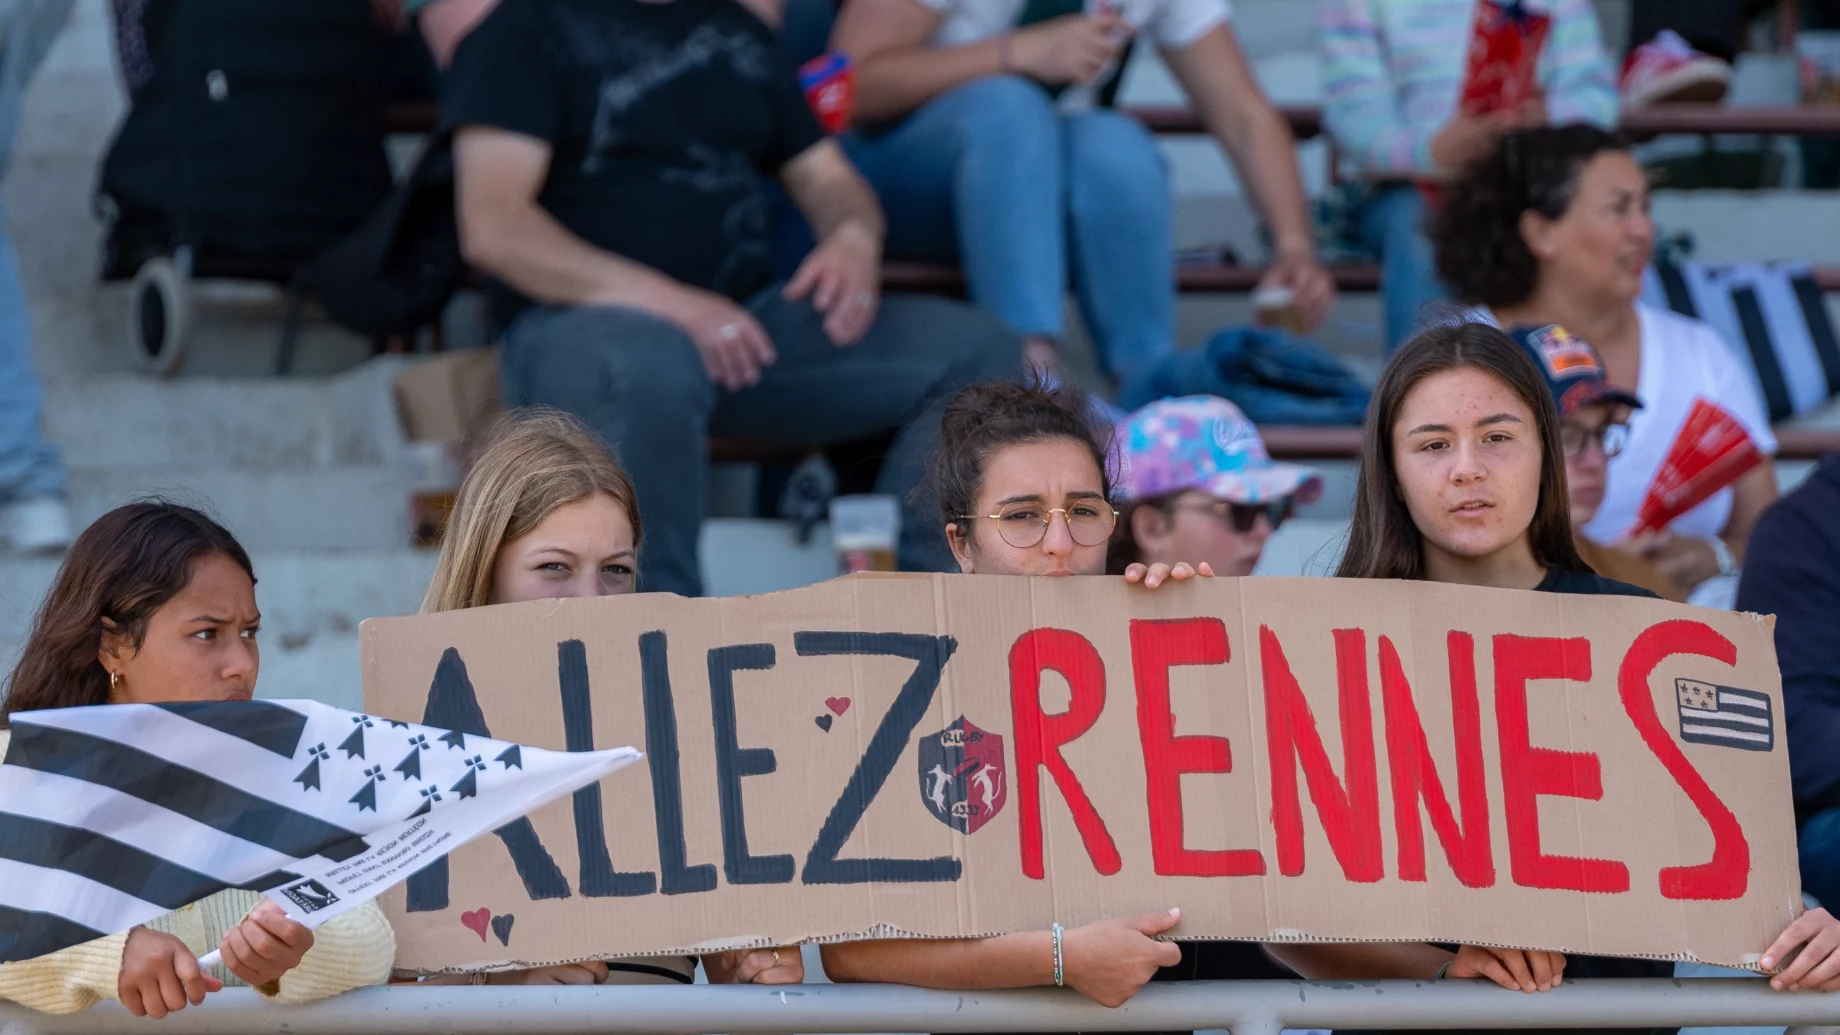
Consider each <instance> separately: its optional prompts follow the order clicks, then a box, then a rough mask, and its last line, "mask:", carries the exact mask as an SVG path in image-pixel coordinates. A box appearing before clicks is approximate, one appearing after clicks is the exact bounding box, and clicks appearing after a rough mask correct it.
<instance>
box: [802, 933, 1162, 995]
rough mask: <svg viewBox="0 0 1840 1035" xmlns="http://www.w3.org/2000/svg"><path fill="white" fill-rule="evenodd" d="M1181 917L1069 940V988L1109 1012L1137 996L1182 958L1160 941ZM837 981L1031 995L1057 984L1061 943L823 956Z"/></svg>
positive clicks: (864, 950)
mask: <svg viewBox="0 0 1840 1035" xmlns="http://www.w3.org/2000/svg"><path fill="white" fill-rule="evenodd" d="M1180 918H1181V913H1180V912H1179V911H1177V910H1173V909H1172V910H1170V911H1168V912H1166V913H1149V914H1146V915H1144V916H1138V917H1131V918H1130V919H1118V920H1100V921H1097V922H1094V923H1090V924H1085V925H1083V926H1081V927H1076V928H1072V929H1069V930H1067V931H1066V932H1065V933H1064V934H1063V935H1062V942H1061V959H1062V968H1061V969H1062V976H1063V978H1064V980H1065V983H1066V984H1067V985H1068V986H1070V987H1072V988H1074V989H1076V990H1077V991H1079V992H1080V993H1081V994H1083V995H1085V996H1086V997H1087V998H1089V999H1092V1000H1093V1001H1094V1002H1097V1003H1100V1004H1102V1005H1105V1006H1118V1005H1120V1004H1122V1003H1124V1002H1125V1001H1126V1000H1127V999H1130V998H1131V997H1132V996H1133V995H1136V994H1137V991H1138V989H1140V988H1142V987H1143V986H1144V983H1145V982H1147V981H1149V980H1150V978H1151V976H1152V975H1154V974H1155V973H1156V971H1157V968H1158V967H1167V966H1171V965H1173V964H1175V963H1176V962H1177V961H1178V960H1180V959H1181V958H1182V950H1181V949H1179V948H1177V947H1176V945H1175V944H1174V943H1173V942H1161V941H1155V940H1153V936H1154V935H1158V934H1161V933H1163V932H1165V931H1167V930H1169V929H1170V928H1172V927H1174V926H1175V924H1176V922H1177V921H1178V920H1179V919H1180ZM819 952H820V953H821V955H822V957H823V960H824V973H825V974H826V975H828V976H829V977H830V979H831V980H832V981H837V982H855V981H890V982H896V983H899V984H903V985H918V986H920V987H922V988H954V989H966V990H971V989H982V988H1026V987H1030V986H1034V985H1051V984H1053V983H1054V936H1053V935H1052V934H1050V933H1049V932H1047V931H1025V932H1021V933H1018V934H1005V935H1000V936H998V937H995V938H967V939H945V940H932V939H926V940H920V939H916V940H897V941H872V942H843V943H841V944H837V945H826V946H824V947H823V948H822V949H820V950H819Z"/></svg>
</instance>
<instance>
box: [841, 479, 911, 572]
mask: <svg viewBox="0 0 1840 1035" xmlns="http://www.w3.org/2000/svg"><path fill="white" fill-rule="evenodd" d="M900 539H901V501H900V500H899V499H898V498H897V497H894V496H882V495H865V496H838V497H837V498H836V499H833V500H831V546H832V548H833V549H835V550H836V551H837V573H838V574H839V575H849V574H851V573H852V572H858V571H894V570H895V559H894V553H895V544H896V543H898V542H899V541H900Z"/></svg>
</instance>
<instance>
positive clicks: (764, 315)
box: [444, 0, 1020, 595]
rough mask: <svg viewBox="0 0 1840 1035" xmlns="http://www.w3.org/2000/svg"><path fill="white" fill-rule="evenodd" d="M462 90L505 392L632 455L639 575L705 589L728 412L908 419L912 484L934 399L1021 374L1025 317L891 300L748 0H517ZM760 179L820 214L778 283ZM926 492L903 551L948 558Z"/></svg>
mask: <svg viewBox="0 0 1840 1035" xmlns="http://www.w3.org/2000/svg"><path fill="white" fill-rule="evenodd" d="M616 42H617V45H615V43H616ZM447 88H448V93H447V96H446V98H445V102H444V107H445V117H446V119H447V120H448V121H449V122H450V123H451V124H453V125H455V126H456V127H458V132H457V135H456V137H455V143H454V154H455V162H456V171H457V191H458V204H459V217H460V237H461V245H462V248H463V250H464V251H465V253H466V255H467V257H468V258H469V260H470V261H472V262H473V264H474V265H476V266H478V267H480V268H481V269H483V270H485V271H487V272H489V273H491V274H492V275H493V276H494V277H496V278H497V279H498V280H499V281H501V282H502V284H503V285H504V286H505V287H506V288H507V289H508V290H504V291H501V292H500V296H499V300H498V301H499V303H500V304H499V313H500V315H501V316H502V317H505V318H509V326H508V328H507V329H506V331H505V334H504V358H503V375H504V391H505V398H506V401H507V402H508V403H510V404H512V405H527V404H533V403H537V404H547V405H553V406H556V407H559V408H561V409H563V410H566V411H568V412H570V413H574V414H576V415H578V416H580V417H582V418H583V419H585V420H587V421H588V422H589V423H590V424H591V425H592V426H593V427H594V428H595V429H596V430H597V431H598V432H600V434H601V435H602V437H604V438H605V439H606V440H607V441H608V442H609V443H611V444H612V445H613V446H614V447H615V448H616V449H617V450H618V451H619V454H620V457H621V459H622V460H623V461H624V463H625V464H626V467H627V470H628V471H629V472H630V473H631V475H632V480H633V484H634V486H635V487H636V488H637V490H638V495H639V499H640V501H641V503H640V509H641V511H642V512H643V513H644V515H645V524H646V527H647V530H648V532H649V534H648V535H647V537H646V548H645V550H646V553H645V557H644V558H643V560H644V564H643V566H642V568H641V571H642V572H643V573H644V574H643V575H642V577H641V584H642V586H644V587H645V588H648V589H655V590H667V591H671V592H676V593H682V594H686V595H694V594H697V593H699V592H700V591H701V588H702V579H701V576H700V574H699V571H698V568H697V552H696V548H697V533H698V527H699V525H700V523H701V521H702V518H703V516H704V511H705V506H704V500H705V493H706V488H705V482H706V475H707V468H708V461H707V453H706V450H707V446H706V441H707V438H708V436H709V435H710V434H711V433H714V434H718V435H756V436H766V437H771V438H774V439H778V440H781V441H789V442H798V443H801V444H813V445H817V444H823V443H827V442H833V441H838V440H846V439H856V438H862V437H866V436H869V435H873V434H878V433H881V432H885V431H890V430H894V429H897V428H898V429H900V432H899V434H898V435H897V437H896V439H895V441H894V445H893V447H892V448H891V450H890V452H889V455H888V458H887V461H886V463H885V464H884V465H883V468H882V471H881V475H880V482H879V485H878V488H879V490H880V491H883V492H891V493H900V494H902V495H903V497H904V498H905V497H906V493H907V489H908V488H909V487H911V486H912V485H913V484H914V483H915V482H917V481H918V480H919V478H920V472H921V467H922V463H923V456H924V453H925V450H926V440H927V438H928V437H929V428H928V426H929V421H928V420H926V419H925V417H924V415H925V414H926V413H927V412H928V410H929V407H930V406H931V405H932V404H933V403H934V402H935V400H940V399H943V398H944V397H945V396H946V395H949V394H950V393H951V392H952V391H953V390H954V389H956V388H957V387H959V386H961V385H963V384H967V383H969V382H972V381H976V380H982V379H986V378H992V377H1004V376H1015V373H1016V371H1017V370H1018V369H1019V365H1020V354H1019V350H1018V345H1017V341H1016V338H1015V336H1014V335H1012V334H1010V333H1009V332H1007V331H1005V330H1004V329H1003V328H1002V327H1001V326H1000V325H999V324H997V323H996V321H995V320H993V319H991V318H989V317H987V316H985V315H984V314H981V313H979V312H977V311H976V310H974V309H972V308H970V307H968V306H964V305H961V304H958V303H953V302H949V301H945V300H941V299H889V300H887V302H886V303H885V304H884V303H883V300H882V299H881V297H880V291H879V279H878V278H879V274H880V266H881V244H882V215H881V212H880V210H879V209H878V208H877V206H876V203H875V199H874V196H873V195H872V194H871V193H870V192H869V190H868V188H867V186H866V185H865V184H864V183H863V182H862V180H861V178H860V177H858V176H857V175H856V173H855V171H854V170H853V169H851V168H850V165H849V162H848V161H847V160H846V159H845V158H844V157H843V153H842V152H841V151H840V150H839V149H838V148H837V145H836V144H834V143H832V142H830V141H827V140H826V139H825V138H824V135H823V132H822V130H821V129H820V128H819V126H818V123H817V120H816V118H815V117H814V116H813V115H812V113H811V110H810V109H809V108H808V107H807V106H806V103H805V97H804V95H803V93H802V92H801V91H800V89H799V84H798V81H797V79H796V77H795V76H794V74H793V71H792V70H791V68H789V67H788V65H787V62H786V59H785V57H784V55H783V54H782V53H781V51H780V49H779V47H778V44H777V41H776V39H775V37H774V36H773V33H772V31H771V30H769V29H768V28H767V27H766V26H765V25H764V24H762V23H761V22H760V21H759V20H758V19H756V18H755V17H753V16H752V15H750V14H749V13H747V11H745V10H743V9H742V8H740V7H739V6H736V5H734V4H731V3H727V2H725V0H663V2H657V3H645V4H609V3H603V2H599V0H548V2H542V0H504V2H503V3H501V4H499V6H498V7H497V9H496V10H494V11H493V12H492V13H491V14H489V15H487V16H486V18H485V20H484V21H482V22H481V23H480V24H479V26H478V27H477V28H475V29H474V30H473V31H472V32H471V33H470V34H469V35H468V36H467V37H466V39H465V41H464V42H463V43H462V44H461V46H460V48H459V51H458V52H457V54H456V57H455V59H454V65H453V68H452V70H451V71H450V72H449V75H448V83H447ZM761 175H775V176H777V177H778V178H779V180H780V182H781V183H782V184H783V185H784V186H785V188H786V191H787V193H788V194H789V195H791V197H792V198H793V200H794V201H795V202H796V203H797V204H798V205H799V207H800V208H801V209H802V210H803V211H804V212H805V213H806V214H807V215H808V216H809V217H810V219H811V221H812V223H813V224H814V225H815V226H817V227H818V228H819V231H820V237H821V240H820V243H819V245H818V248H817V250H816V251H814V252H812V254H811V255H810V256H809V257H808V258H807V259H806V261H805V263H804V264H803V266H801V267H800V269H799V271H798V272H797V274H796V275H795V276H794V277H793V278H792V280H791V281H790V282H789V283H786V284H775V283H771V282H770V274H769V273H768V263H767V232H768V227H767V225H766V223H767V221H766V212H767V206H766V202H765V200H764V198H763V197H762V193H761V183H760V179H759V177H760V176H761ZM514 293H515V294H514ZM934 427H936V425H934ZM912 506H913V505H912V504H910V508H911V507H912ZM924 513H925V511H924V510H921V509H911V512H910V514H909V520H908V521H905V522H904V523H903V524H904V526H905V527H904V534H903V542H902V549H901V552H900V558H901V562H902V564H903V565H904V566H906V567H908V568H910V569H912V568H920V569H925V568H928V567H933V566H937V565H939V564H941V563H944V562H945V553H944V549H943V547H944V544H943V543H942V542H940V541H939V534H938V527H937V526H936V525H934V524H933V523H932V522H931V521H928V520H924V519H923V518H922V515H923V514H924Z"/></svg>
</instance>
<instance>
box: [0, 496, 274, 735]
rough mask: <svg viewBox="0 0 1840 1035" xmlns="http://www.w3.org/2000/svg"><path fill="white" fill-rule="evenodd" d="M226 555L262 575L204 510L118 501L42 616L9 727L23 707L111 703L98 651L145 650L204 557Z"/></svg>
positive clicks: (84, 538) (16, 672) (1, 721)
mask: <svg viewBox="0 0 1840 1035" xmlns="http://www.w3.org/2000/svg"><path fill="white" fill-rule="evenodd" d="M212 554H222V555H224V556H225V557H228V558H230V559H231V560H233V561H235V562H236V565H237V567H239V568H242V569H243V572H244V574H246V575H248V576H249V581H250V582H252V583H253V582H254V581H255V578H256V574H255V568H254V567H253V566H251V565H250V563H249V554H248V553H247V552H246V551H244V549H243V546H242V544H241V543H238V542H237V541H236V537H235V536H233V535H231V534H230V533H229V532H228V531H227V530H225V528H224V527H223V526H222V525H220V524H218V523H217V522H215V521H213V520H211V519H210V518H209V517H206V516H205V515H204V514H203V513H202V512H200V511H198V510H194V509H193V508H191V507H186V506H181V505H179V504H177V503H168V502H166V501H165V500H158V499H150V500H142V501H140V502H137V503H130V504H128V505H126V506H122V507H116V508H115V509H114V510H111V511H109V512H108V513H107V514H104V515H102V516H101V517H99V518H97V519H96V522H95V523H94V524H92V525H90V526H89V527H88V528H86V529H84V530H83V534H82V535H79V536H77V541H76V542H74V543H72V544H71V545H70V552H69V553H67V554H65V555H64V563H63V564H61V565H59V566H58V573H57V578H56V579H55V580H54V581H53V582H52V584H51V590H50V592H49V593H47V594H45V602H44V603H43V604H42V605H40V607H39V609H38V614H37V616H36V617H34V618H33V620H32V632H31V634H30V635H29V636H28V637H27V638H26V645H25V649H24V650H23V651H21V652H20V655H19V663H18V664H17V665H16V666H14V668H13V672H12V675H10V676H8V677H7V681H6V696H5V698H4V699H0V729H6V728H8V726H9V725H10V723H9V720H10V718H11V717H12V714H13V713H14V712H25V711H37V710H39V709H42V708H76V707H80V706H83V705H92V704H107V703H109V674H108V672H106V671H105V670H104V669H103V667H102V662H101V661H100V660H98V658H97V654H98V652H99V651H101V649H102V640H103V636H104V634H113V635H119V636H123V637H124V638H125V640H126V642H127V644H128V645H129V646H130V647H132V648H133V649H135V650H139V649H140V646H141V644H142V643H143V642H144V641H145V639H146V636H147V622H148V620H149V619H150V618H152V617H153V614H154V612H155V611H158V610H159V609H160V608H162V607H164V606H165V605H166V602H167V601H169V600H171V599H172V598H173V597H176V596H178V595H179V594H180V593H181V592H183V591H184V590H185V587H186V586H187V585H189V584H190V583H191V581H192V572H193V571H194V570H195V569H196V568H197V565H198V562H199V561H200V560H201V559H203V558H205V557H208V556H210V555H212Z"/></svg>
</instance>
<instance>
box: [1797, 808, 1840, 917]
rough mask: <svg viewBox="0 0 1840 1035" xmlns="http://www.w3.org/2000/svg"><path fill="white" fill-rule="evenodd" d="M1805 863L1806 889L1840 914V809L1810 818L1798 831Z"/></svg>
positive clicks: (1802, 858)
mask: <svg viewBox="0 0 1840 1035" xmlns="http://www.w3.org/2000/svg"><path fill="white" fill-rule="evenodd" d="M1795 841H1796V849H1797V854H1798V855H1799V856H1800V857H1801V858H1800V861H1801V864H1802V890H1803V891H1806V892H1807V893H1808V894H1810V895H1813V896H1814V897H1815V899H1816V900H1817V901H1819V902H1820V903H1821V905H1823V906H1826V907H1827V910H1828V912H1831V913H1840V809H1828V810H1826V811H1825V812H1817V813H1815V814H1814V815H1812V816H1810V817H1808V822H1806V823H1803V824H1802V829H1801V830H1800V831H1799V832H1798V833H1797V834H1796V838H1795Z"/></svg>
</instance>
